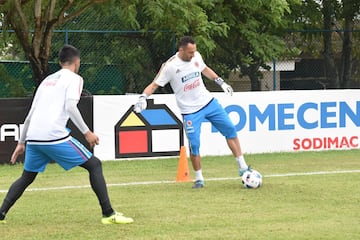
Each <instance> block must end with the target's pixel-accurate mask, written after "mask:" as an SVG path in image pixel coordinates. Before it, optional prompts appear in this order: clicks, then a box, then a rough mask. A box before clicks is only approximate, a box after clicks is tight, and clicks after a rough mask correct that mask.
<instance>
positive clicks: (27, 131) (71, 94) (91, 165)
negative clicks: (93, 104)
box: [0, 45, 133, 224]
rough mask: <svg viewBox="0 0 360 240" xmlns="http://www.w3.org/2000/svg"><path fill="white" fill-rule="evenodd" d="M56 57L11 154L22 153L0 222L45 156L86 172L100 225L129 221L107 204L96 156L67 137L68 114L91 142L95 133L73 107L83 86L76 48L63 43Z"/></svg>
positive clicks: (0, 211) (41, 168)
mask: <svg viewBox="0 0 360 240" xmlns="http://www.w3.org/2000/svg"><path fill="white" fill-rule="evenodd" d="M59 59H60V65H61V67H62V69H61V70H59V71H58V72H56V73H54V74H52V75H50V76H48V77H47V78H46V79H44V81H43V82H42V83H41V84H40V86H39V88H38V90H37V92H36V94H35V97H34V100H33V103H32V106H31V109H30V112H29V113H28V115H27V117H26V119H25V122H24V128H23V131H22V133H21V136H20V139H19V142H18V145H17V147H16V149H15V151H14V153H13V155H12V157H11V163H13V164H14V163H15V162H16V159H17V157H18V156H19V155H20V154H23V153H24V152H25V163H24V171H23V173H22V175H21V177H20V178H19V179H18V180H16V181H15V182H14V183H13V184H12V185H11V187H10V189H9V191H8V193H7V195H6V197H5V199H4V202H3V204H2V206H1V207H0V223H5V216H6V214H7V212H8V211H9V209H10V208H11V207H12V206H13V205H14V203H15V202H16V201H17V200H18V199H19V198H20V196H21V195H22V194H23V192H24V191H25V189H26V188H27V187H28V186H29V185H30V184H31V183H32V182H33V181H34V180H35V178H36V176H37V174H38V173H39V172H43V171H44V170H45V167H46V165H47V164H48V163H49V162H50V161H51V160H55V162H57V163H58V164H59V165H60V166H61V167H63V168H64V169H65V170H70V169H71V168H73V167H76V166H80V167H82V168H84V169H86V170H87V171H88V172H89V177H90V184H91V187H92V189H93V191H94V192H95V194H96V196H97V198H98V200H99V203H100V206H101V209H102V215H103V217H102V219H101V222H102V223H103V224H120V223H123V224H125V223H132V222H133V219H132V218H127V217H125V216H123V215H122V214H121V213H118V212H116V211H114V209H113V208H112V206H111V203H110V199H109V196H108V192H107V187H106V183H105V179H104V176H103V171H102V166H101V162H100V160H99V159H98V158H96V157H95V156H94V155H92V153H91V152H89V151H88V150H87V149H86V148H85V147H84V146H83V145H82V144H81V143H80V142H78V141H77V140H76V139H75V138H73V137H71V136H70V133H69V131H68V130H67V128H66V123H67V122H68V120H69V118H70V119H71V120H72V121H73V123H74V124H75V125H76V127H77V128H78V129H79V130H80V131H81V132H82V133H83V134H84V136H85V138H86V140H87V141H88V142H89V144H90V146H91V147H94V146H95V145H97V144H99V138H98V137H97V136H96V135H95V134H94V133H93V132H91V131H90V130H89V128H88V126H87V125H86V123H85V122H84V120H83V118H82V117H81V114H80V112H79V110H78V108H77V103H78V101H79V99H80V95H81V92H82V88H83V79H82V77H81V76H79V75H78V74H77V73H78V70H79V67H80V52H79V51H78V50H77V49H76V48H75V47H73V46H71V45H65V46H64V47H63V48H62V49H61V50H60V53H59ZM25 142H26V146H25ZM74 215H75V214H74Z"/></svg>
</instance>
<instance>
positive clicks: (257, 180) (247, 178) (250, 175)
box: [241, 169, 262, 188]
mask: <svg viewBox="0 0 360 240" xmlns="http://www.w3.org/2000/svg"><path fill="white" fill-rule="evenodd" d="M241 179H242V183H243V184H244V186H245V187H246V188H259V187H261V184H262V176H261V174H260V173H259V172H258V171H256V170H253V169H251V170H248V171H246V172H244V174H243V175H242V177H241Z"/></svg>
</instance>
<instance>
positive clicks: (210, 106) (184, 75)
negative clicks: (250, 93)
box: [134, 36, 249, 188]
mask: <svg viewBox="0 0 360 240" xmlns="http://www.w3.org/2000/svg"><path fill="white" fill-rule="evenodd" d="M178 45H179V49H178V52H177V53H176V54H175V55H174V56H172V57H171V58H170V59H169V60H168V61H167V62H166V63H164V64H163V66H162V67H161V69H160V71H159V73H158V74H157V76H156V77H155V79H154V81H153V82H152V83H151V84H149V85H148V86H147V87H146V88H145V90H144V92H143V94H142V95H141V96H140V98H139V100H138V102H137V103H136V104H135V106H134V110H135V111H136V112H141V111H142V110H145V109H146V107H147V102H146V99H147V98H148V97H149V96H150V95H151V94H153V93H154V92H155V90H156V89H157V88H158V87H159V86H160V87H164V86H165V85H166V84H167V83H170V86H171V88H172V89H173V91H174V94H175V97H176V101H177V105H178V107H179V108H180V111H181V114H182V115H183V120H184V125H185V131H186V135H187V137H188V140H189V145H190V158H191V162H192V165H193V168H194V170H195V174H196V179H195V184H194V186H193V188H202V187H204V177H203V175H202V169H201V158H200V152H199V148H200V130H201V123H202V122H204V121H205V120H208V121H209V122H211V123H212V124H213V125H214V126H215V127H216V128H217V129H218V130H219V131H220V132H221V134H222V135H223V136H224V137H225V138H226V141H227V144H228V146H229V148H230V149H231V151H232V153H233V155H234V157H235V158H236V161H237V162H238V164H239V175H240V176H242V175H243V173H244V172H245V171H246V170H248V169H249V167H248V165H247V164H246V162H245V159H244V156H243V154H242V151H241V147H240V142H239V139H238V136H237V132H236V130H235V126H234V124H233V123H232V122H231V120H230V118H229V116H228V115H227V113H226V112H225V110H224V109H223V107H222V106H221V105H220V104H219V103H218V101H217V100H216V99H215V98H214V97H213V96H212V95H211V93H210V92H209V91H208V90H207V89H206V87H205V85H204V82H203V79H202V76H201V75H202V74H203V75H204V76H205V77H207V78H208V79H212V80H214V81H215V82H216V83H217V84H218V85H219V86H220V87H221V88H222V89H223V90H224V91H225V93H228V94H230V95H232V93H233V89H232V87H231V86H230V85H228V84H227V83H225V82H224V80H223V79H222V78H220V77H219V76H218V75H217V74H216V73H215V72H214V71H213V70H212V69H211V68H209V67H208V66H206V64H205V63H204V61H203V59H202V57H201V55H200V53H199V52H198V51H197V50H196V43H195V40H194V39H193V38H192V37H190V36H185V37H182V38H181V39H180V40H179V43H178Z"/></svg>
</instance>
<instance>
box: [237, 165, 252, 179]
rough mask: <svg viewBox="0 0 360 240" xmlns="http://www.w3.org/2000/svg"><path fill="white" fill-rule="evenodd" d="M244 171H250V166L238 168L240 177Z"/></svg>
mask: <svg viewBox="0 0 360 240" xmlns="http://www.w3.org/2000/svg"><path fill="white" fill-rule="evenodd" d="M246 171H251V168H250V166H248V167H247V168H239V176H240V177H242V175H244V173H245V172H246Z"/></svg>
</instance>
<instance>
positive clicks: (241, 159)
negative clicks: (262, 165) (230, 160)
mask: <svg viewBox="0 0 360 240" xmlns="http://www.w3.org/2000/svg"><path fill="white" fill-rule="evenodd" d="M236 161H237V162H238V164H239V168H248V165H247V164H246V162H245V158H244V156H243V155H241V156H240V157H237V158H236Z"/></svg>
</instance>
